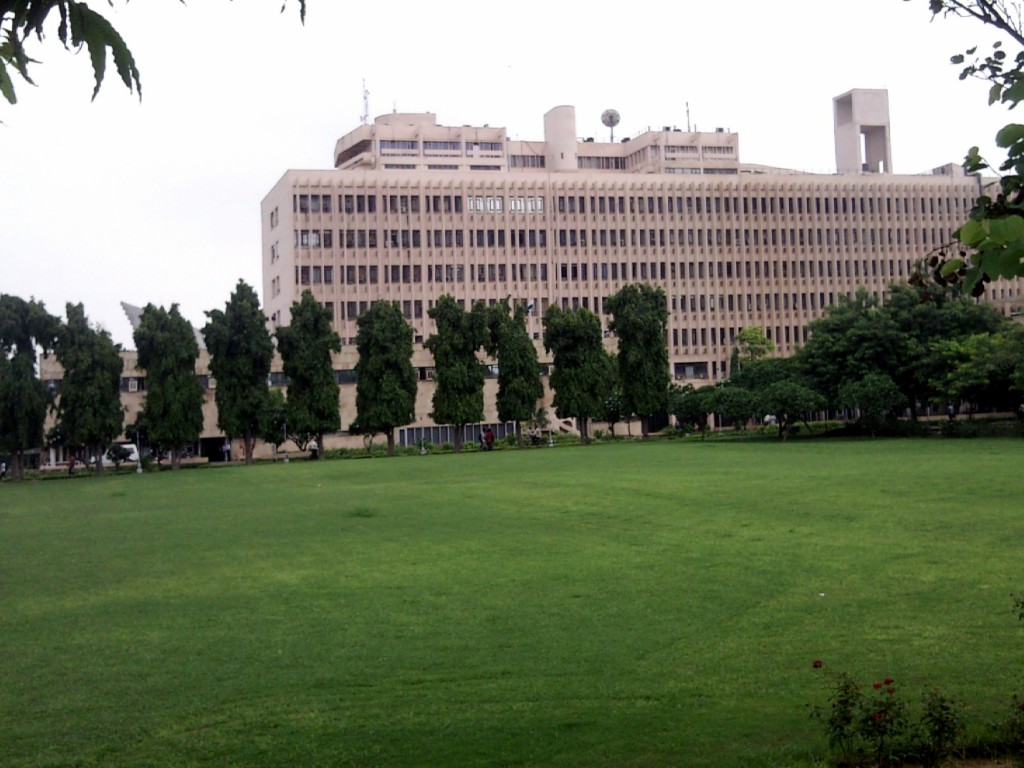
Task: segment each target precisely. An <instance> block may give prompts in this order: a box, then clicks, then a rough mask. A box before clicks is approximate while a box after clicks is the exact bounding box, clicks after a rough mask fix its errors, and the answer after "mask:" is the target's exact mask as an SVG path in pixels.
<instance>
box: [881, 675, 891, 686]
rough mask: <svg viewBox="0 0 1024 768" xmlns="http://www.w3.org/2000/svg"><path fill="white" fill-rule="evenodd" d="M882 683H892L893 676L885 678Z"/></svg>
mask: <svg viewBox="0 0 1024 768" xmlns="http://www.w3.org/2000/svg"><path fill="white" fill-rule="evenodd" d="M882 683H884V684H885V685H892V684H893V679H892V678H891V677H887V678H885V680H883V681H882Z"/></svg>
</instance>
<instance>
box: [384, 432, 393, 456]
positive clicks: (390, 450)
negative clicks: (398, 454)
mask: <svg viewBox="0 0 1024 768" xmlns="http://www.w3.org/2000/svg"><path fill="white" fill-rule="evenodd" d="M385 434H387V436H388V456H394V455H395V430H394V429H393V428H392V429H389V430H388V431H387V432H386V433H385Z"/></svg>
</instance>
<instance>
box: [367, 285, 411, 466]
mask: <svg viewBox="0 0 1024 768" xmlns="http://www.w3.org/2000/svg"><path fill="white" fill-rule="evenodd" d="M356 327H357V329H358V330H357V332H356V349H357V350H358V352H359V362H358V363H356V424H357V425H358V428H359V430H360V431H361V432H363V433H364V434H373V433H375V432H383V433H384V434H385V435H386V436H387V441H388V456H394V455H395V429H396V428H398V427H401V426H404V425H406V424H410V423H412V421H413V419H415V418H416V370H415V369H414V368H413V366H412V338H413V330H412V327H411V326H410V325H409V323H407V322H406V321H405V318H404V317H403V316H402V310H401V309H399V308H398V305H397V304H394V303H392V302H387V301H378V302H375V303H374V304H373V305H372V306H371V307H370V308H369V309H368V310H366V311H365V312H363V314H361V315H360V316H359V318H358V319H357V320H356Z"/></svg>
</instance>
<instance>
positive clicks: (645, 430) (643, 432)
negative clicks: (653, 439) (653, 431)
mask: <svg viewBox="0 0 1024 768" xmlns="http://www.w3.org/2000/svg"><path fill="white" fill-rule="evenodd" d="M648 437H650V421H649V417H647V416H641V417H640V438H641V439H642V440H646V439H647V438H648Z"/></svg>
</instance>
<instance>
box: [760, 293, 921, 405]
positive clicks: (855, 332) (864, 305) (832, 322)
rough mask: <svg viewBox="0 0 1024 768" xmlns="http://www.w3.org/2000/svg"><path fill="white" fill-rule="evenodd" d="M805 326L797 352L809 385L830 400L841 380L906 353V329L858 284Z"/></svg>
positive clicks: (885, 367) (881, 367) (887, 367)
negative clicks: (849, 294)
mask: <svg viewBox="0 0 1024 768" xmlns="http://www.w3.org/2000/svg"><path fill="white" fill-rule="evenodd" d="M809 329H810V332H811V337H810V338H809V339H808V341H807V344H805V345H804V346H803V348H802V349H801V350H800V351H799V352H798V353H797V358H798V360H799V363H800V367H801V368H802V370H803V371H804V373H805V374H806V376H807V378H808V380H809V382H810V385H811V386H812V387H813V388H814V389H815V390H817V391H818V392H820V393H821V394H823V395H824V396H825V398H826V399H827V400H828V402H830V403H832V404H836V403H837V402H838V400H839V388H840V387H841V386H842V385H843V384H845V383H847V382H850V381H858V380H860V379H862V378H864V376H866V375H867V374H868V373H871V372H885V373H888V372H890V371H893V370H896V369H897V367H898V366H899V365H900V362H901V361H902V360H903V359H904V358H905V356H906V353H907V346H906V340H907V338H906V335H905V334H903V333H901V332H900V329H899V328H898V327H897V325H896V324H895V322H894V321H893V319H892V318H891V317H890V316H889V315H887V314H886V313H885V312H884V311H883V310H882V309H881V308H880V302H879V300H878V299H877V298H876V297H875V296H872V295H871V294H870V293H868V292H867V290H865V289H863V288H861V289H859V290H858V291H857V293H856V295H854V296H852V297H847V296H840V297H839V303H838V304H835V305H833V306H831V307H828V308H827V309H826V310H825V316H824V317H822V318H820V319H818V320H814V321H812V322H811V323H810V325H809ZM771 412H772V411H768V413H771ZM776 415H777V414H776Z"/></svg>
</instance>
